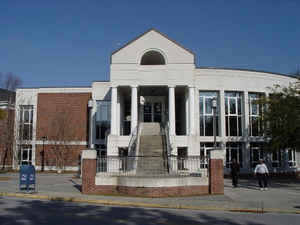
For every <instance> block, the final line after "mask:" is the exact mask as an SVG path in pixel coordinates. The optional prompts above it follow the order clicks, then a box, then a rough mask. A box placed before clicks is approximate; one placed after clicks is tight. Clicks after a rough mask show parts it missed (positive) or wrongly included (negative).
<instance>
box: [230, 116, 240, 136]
mask: <svg viewBox="0 0 300 225" xmlns="http://www.w3.org/2000/svg"><path fill="white" fill-rule="evenodd" d="M229 129H230V136H237V134H238V133H237V117H236V116H230V117H229Z"/></svg>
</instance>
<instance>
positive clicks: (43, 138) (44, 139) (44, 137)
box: [41, 136, 47, 172]
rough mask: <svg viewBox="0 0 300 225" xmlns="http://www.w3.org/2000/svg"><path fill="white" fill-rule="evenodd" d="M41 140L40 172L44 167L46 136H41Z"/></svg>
mask: <svg viewBox="0 0 300 225" xmlns="http://www.w3.org/2000/svg"><path fill="white" fill-rule="evenodd" d="M42 141H43V151H42V168H41V170H42V172H43V171H44V167H45V141H47V137H46V136H43V137H42Z"/></svg>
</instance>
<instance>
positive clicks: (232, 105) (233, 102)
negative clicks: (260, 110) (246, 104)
mask: <svg viewBox="0 0 300 225" xmlns="http://www.w3.org/2000/svg"><path fill="white" fill-rule="evenodd" d="M225 123H226V136H242V94H241V93H240V92H225Z"/></svg>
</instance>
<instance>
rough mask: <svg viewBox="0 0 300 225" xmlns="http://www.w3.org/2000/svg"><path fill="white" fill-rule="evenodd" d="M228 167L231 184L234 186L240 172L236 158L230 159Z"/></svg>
mask: <svg viewBox="0 0 300 225" xmlns="http://www.w3.org/2000/svg"><path fill="white" fill-rule="evenodd" d="M230 168H231V179H232V186H233V187H235V188H236V187H237V186H238V178H239V172H240V164H239V163H238V162H237V161H236V159H233V160H232V162H231V166H230Z"/></svg>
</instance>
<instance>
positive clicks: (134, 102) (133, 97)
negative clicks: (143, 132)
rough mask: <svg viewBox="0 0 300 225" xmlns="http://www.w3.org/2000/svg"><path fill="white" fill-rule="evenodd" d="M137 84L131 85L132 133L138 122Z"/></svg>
mask: <svg viewBox="0 0 300 225" xmlns="http://www.w3.org/2000/svg"><path fill="white" fill-rule="evenodd" d="M137 98H138V97H137V86H131V134H133V132H134V130H135V129H136V127H137V124H138V102H137Z"/></svg>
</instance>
